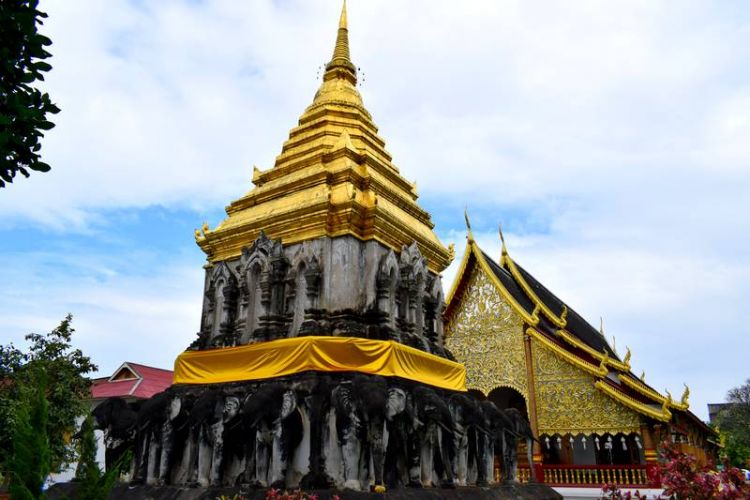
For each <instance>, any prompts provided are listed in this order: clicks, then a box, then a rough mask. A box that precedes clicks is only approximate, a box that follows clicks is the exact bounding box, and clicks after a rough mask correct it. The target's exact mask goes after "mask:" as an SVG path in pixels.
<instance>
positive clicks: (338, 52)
mask: <svg viewBox="0 0 750 500" xmlns="http://www.w3.org/2000/svg"><path fill="white" fill-rule="evenodd" d="M336 70H343V71H342V72H339V71H336ZM336 76H340V77H344V78H347V79H349V80H350V81H351V82H352V83H356V82H357V68H356V67H355V66H354V64H353V63H352V60H351V57H350V55H349V28H348V26H347V22H346V0H344V4H343V5H342V7H341V17H340V18H339V31H338V34H337V35H336V45H335V46H334V48H333V56H332V57H331V62H329V63H328V64H327V65H326V74H325V76H324V80H329V79H331V78H334V77H336Z"/></svg>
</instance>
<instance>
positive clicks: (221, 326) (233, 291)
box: [190, 262, 239, 349]
mask: <svg viewBox="0 0 750 500" xmlns="http://www.w3.org/2000/svg"><path fill="white" fill-rule="evenodd" d="M207 274H208V276H207V280H206V291H205V293H204V297H203V315H202V317H201V329H200V332H199V333H198V338H197V339H196V341H195V342H193V344H192V345H191V346H190V348H191V349H204V348H206V347H210V346H224V345H234V344H235V342H236V339H235V337H234V321H235V315H236V312H237V295H238V291H239V287H238V282H237V277H236V276H235V274H234V273H233V272H232V270H231V269H230V268H229V266H228V265H227V264H226V263H224V262H219V263H218V264H216V265H214V266H213V267H211V268H210V269H209V270H208V272H207Z"/></svg>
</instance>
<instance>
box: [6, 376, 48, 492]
mask: <svg viewBox="0 0 750 500" xmlns="http://www.w3.org/2000/svg"><path fill="white" fill-rule="evenodd" d="M33 375H34V377H33V379H34V381H33V384H32V385H29V386H24V387H23V388H22V389H21V395H22V396H23V398H22V400H21V401H20V403H19V404H18V406H17V416H18V418H17V420H16V421H15V422H14V425H13V429H12V434H13V445H12V447H11V450H10V457H9V460H8V462H9V464H8V470H9V471H10V474H9V476H10V477H9V479H10V495H11V498H12V499H13V500H35V499H37V498H43V494H42V486H43V484H44V480H45V479H46V478H47V475H48V474H49V470H50V464H49V443H48V440H47V433H46V432H39V429H44V428H46V426H47V416H48V406H47V398H46V391H47V376H46V374H45V373H44V371H41V370H39V371H35V373H34V374H33Z"/></svg>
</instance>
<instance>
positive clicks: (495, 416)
mask: <svg viewBox="0 0 750 500" xmlns="http://www.w3.org/2000/svg"><path fill="white" fill-rule="evenodd" d="M480 406H481V408H482V413H483V416H484V425H485V428H486V429H487V431H488V432H487V435H486V437H484V436H483V435H482V434H480V436H479V440H478V441H479V446H480V447H481V452H482V453H483V454H484V456H485V457H487V458H486V461H485V463H484V467H483V468H479V469H478V470H477V484H487V481H488V480H489V479H490V478H492V477H493V467H494V462H495V455H498V454H499V455H500V456H501V457H503V456H504V455H505V450H506V448H507V446H506V433H507V431H508V430H510V429H512V423H511V422H510V420H509V419H508V417H506V415H505V413H504V412H502V411H501V410H499V409H498V408H497V406H495V403H493V402H492V401H489V400H484V401H482V402H481V403H480Z"/></svg>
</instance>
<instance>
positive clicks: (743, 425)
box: [718, 379, 750, 467]
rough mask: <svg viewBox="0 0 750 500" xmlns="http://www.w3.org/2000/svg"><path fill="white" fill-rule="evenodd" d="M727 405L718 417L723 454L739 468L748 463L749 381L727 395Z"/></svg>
mask: <svg viewBox="0 0 750 500" xmlns="http://www.w3.org/2000/svg"><path fill="white" fill-rule="evenodd" d="M727 403H728V405H727V406H726V408H724V409H723V410H722V411H721V413H719V416H718V427H719V429H720V432H721V434H722V438H723V440H724V453H725V454H726V456H727V458H729V461H730V462H731V463H732V464H733V465H735V466H739V467H747V466H748V464H749V463H750V379H747V380H746V381H745V383H744V384H743V385H741V386H739V387H735V388H734V389H732V390H730V391H729V393H728V394H727Z"/></svg>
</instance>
